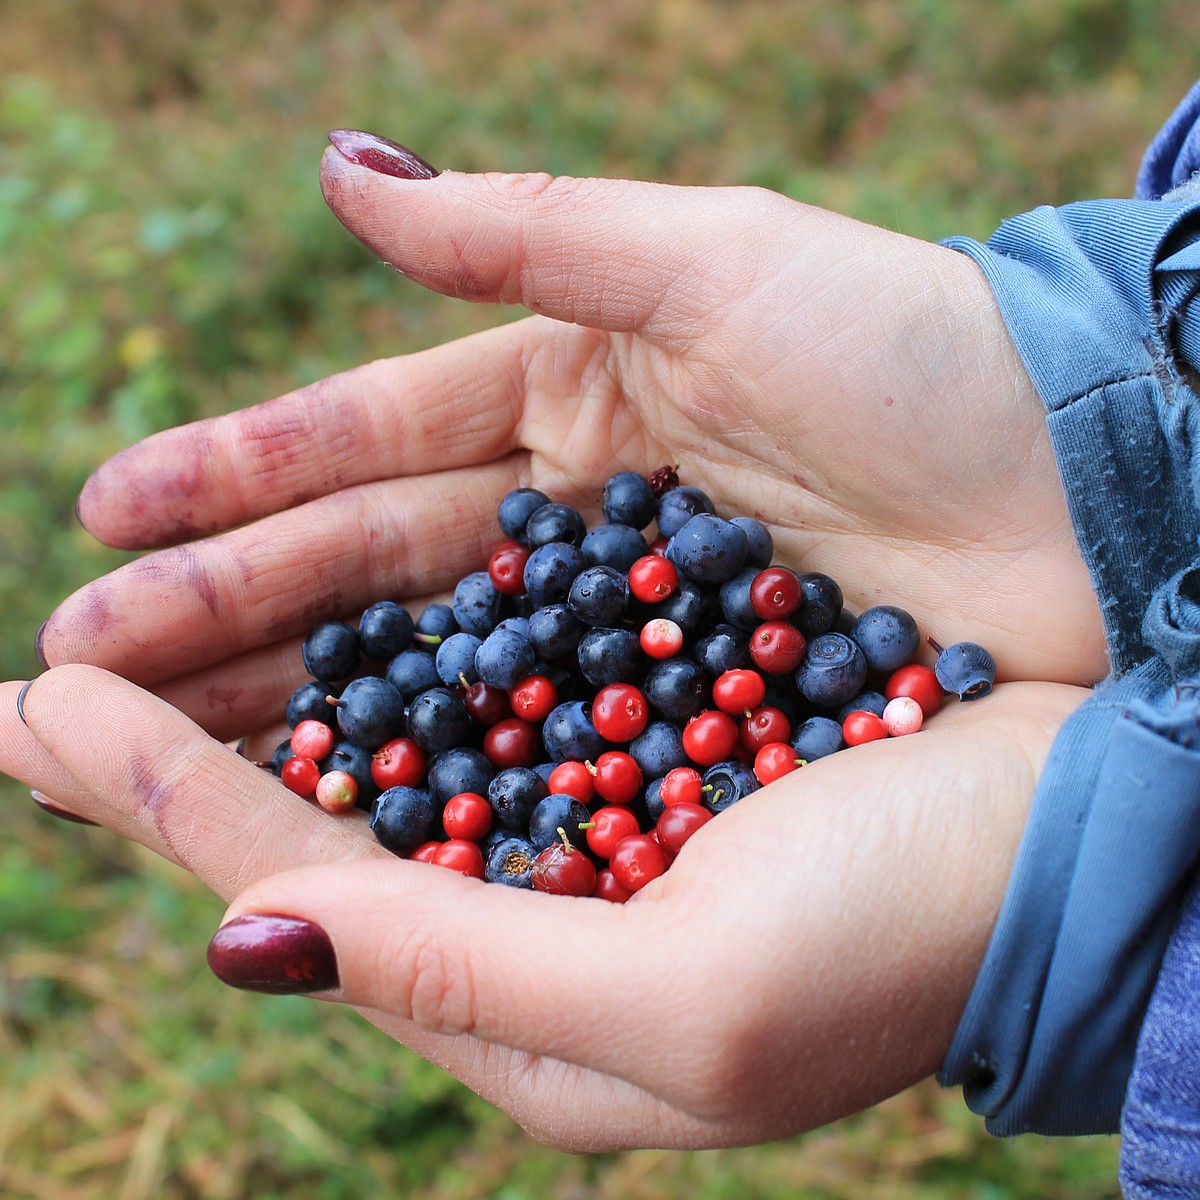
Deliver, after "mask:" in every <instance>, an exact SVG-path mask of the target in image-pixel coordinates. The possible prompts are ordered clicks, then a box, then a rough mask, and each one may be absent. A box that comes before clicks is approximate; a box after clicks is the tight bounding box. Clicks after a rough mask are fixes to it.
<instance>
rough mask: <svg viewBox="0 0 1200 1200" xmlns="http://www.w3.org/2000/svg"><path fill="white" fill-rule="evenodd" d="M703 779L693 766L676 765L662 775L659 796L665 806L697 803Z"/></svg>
mask: <svg viewBox="0 0 1200 1200" xmlns="http://www.w3.org/2000/svg"><path fill="white" fill-rule="evenodd" d="M702 783H703V779H702V777H701V775H700V772H699V771H697V770H696V769H695V767H676V768H675V769H674V770H672V771H668V772H667V773H666V775H664V776H663V781H662V784H661V786H660V787H659V792H658V794H659V798H660V799H661V800H662V802H663V804H664V805H666V807H668V808H670V807H671V805H673V804H699V803H700V795H701V792H700V788H701V784H702Z"/></svg>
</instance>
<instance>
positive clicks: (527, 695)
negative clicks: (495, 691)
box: [508, 675, 558, 721]
mask: <svg viewBox="0 0 1200 1200" xmlns="http://www.w3.org/2000/svg"><path fill="white" fill-rule="evenodd" d="M508 700H509V703H510V704H511V705H512V711H513V713H514V714H515V715H516V716H518V717H520V718H521V720H522V721H544V720H545V719H546V718H547V717H548V716H549V715H550V713H551V712H552V711H553V709H554V707H555V706H556V705H557V704H558V688H556V687H555V686H554V681H553V680H552V679H551V678H550V677H549V676H547V675H526V676H525V678H524V679H521V680H519V681H518V682H517V684H516V685H515V686H514V687H512V688H510V689H509V693H508Z"/></svg>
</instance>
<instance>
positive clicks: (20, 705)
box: [17, 679, 33, 725]
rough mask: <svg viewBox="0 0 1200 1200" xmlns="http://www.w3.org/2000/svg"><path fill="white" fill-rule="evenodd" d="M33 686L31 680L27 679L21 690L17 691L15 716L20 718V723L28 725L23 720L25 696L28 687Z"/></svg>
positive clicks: (27, 692)
mask: <svg viewBox="0 0 1200 1200" xmlns="http://www.w3.org/2000/svg"><path fill="white" fill-rule="evenodd" d="M31 687H33V680H32V679H30V680H27V681H26V683H25V684H24V686H23V687H22V688H21V690H20V691H19V692H18V693H17V716H18V717H20V718H21V724H22V725H28V724H29V722H28V721H27V720H25V697H26V696H27V695H28V694H29V689H30V688H31Z"/></svg>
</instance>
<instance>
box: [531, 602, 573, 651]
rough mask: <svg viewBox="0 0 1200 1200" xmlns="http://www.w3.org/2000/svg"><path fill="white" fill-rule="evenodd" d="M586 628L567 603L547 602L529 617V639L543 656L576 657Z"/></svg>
mask: <svg viewBox="0 0 1200 1200" xmlns="http://www.w3.org/2000/svg"><path fill="white" fill-rule="evenodd" d="M586 629H587V626H586V625H585V624H584V623H583V622H582V621H581V620H580V619H579V618H578V617H577V616H576V615H575V614H574V613H573V612H572V611H571V610H570V609H569V608H568V607H567V606H566V605H565V604H547V605H546V606H545V607H543V608H539V609H537V610H536V611H535V612H534V613H533V615H532V616H531V617H530V618H529V640H530V641H531V642H532V643H533V648H534V649H535V650H536V651H537V652H538V654H540V655H541V656H542V657H543V658H549V659H557V658H571V657H574V655H575V650H576V647H577V646H578V645H579V639H580V638H581V637H583V635H584V631H585V630H586Z"/></svg>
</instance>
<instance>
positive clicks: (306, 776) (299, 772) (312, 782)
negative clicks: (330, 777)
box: [279, 754, 321, 800]
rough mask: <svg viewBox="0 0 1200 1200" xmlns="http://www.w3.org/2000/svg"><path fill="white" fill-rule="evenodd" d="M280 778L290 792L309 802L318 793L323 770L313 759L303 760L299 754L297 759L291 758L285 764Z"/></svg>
mask: <svg viewBox="0 0 1200 1200" xmlns="http://www.w3.org/2000/svg"><path fill="white" fill-rule="evenodd" d="M279 778H280V779H281V780H282V781H283V786H284V787H285V788H287V789H288V791H290V792H295V793H296V795H297V796H303V797H304V798H305V799H306V800H308V799H310V798H311V797H312V796H313V795H314V794H315V793H316V790H317V783H318V782H319V781H320V779H321V768H320V767H318V766H317V764H316V763H315V762H314V761H313V760H312V759H311V758H303V757H301V756H300V755H299V754H297V755H296V757H295V758H289V759H288V760H287V762H285V763H284V764H283V768H282V769H281V770H280V772H279Z"/></svg>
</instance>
